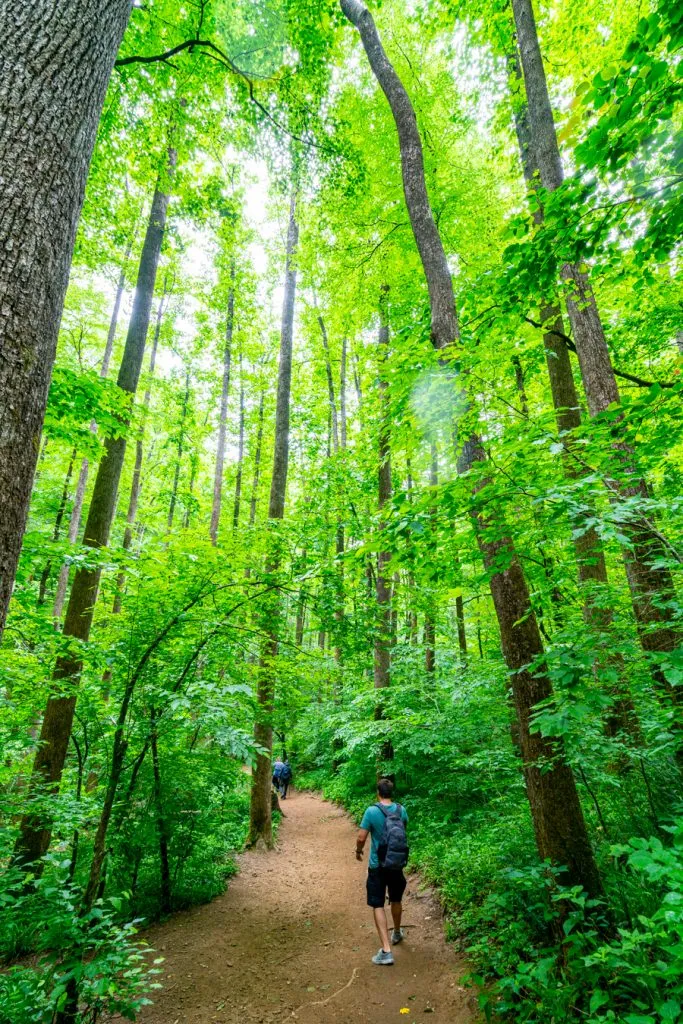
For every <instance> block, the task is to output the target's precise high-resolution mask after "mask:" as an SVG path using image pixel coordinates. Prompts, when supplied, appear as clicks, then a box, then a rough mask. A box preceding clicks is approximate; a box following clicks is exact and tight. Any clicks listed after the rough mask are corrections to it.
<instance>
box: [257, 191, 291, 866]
mask: <svg viewBox="0 0 683 1024" xmlns="http://www.w3.org/2000/svg"><path fill="white" fill-rule="evenodd" d="M296 202H297V194H296V186H295V187H294V188H293V190H292V195H291V198H290V203H289V225H288V229H287V258H286V265H285V293H284V299H283V304H282V326H281V330H280V365H279V367H278V379H277V404H276V409H275V447H274V452H273V475H272V478H271V484H270V501H269V504H268V519H269V520H270V524H269V530H270V534H271V536H270V538H269V551H268V554H267V556H266V567H265V568H266V574H268V575H272V574H275V573H277V572H278V569H279V567H280V558H281V552H280V546H279V538H278V536H277V528H276V527H275V526H274V523H275V522H276V521H278V520H280V519H283V518H284V514H285V497H286V493H287V470H288V466H289V404H290V393H291V386H292V343H293V335H294V300H295V297H296V254H297V247H298V243H299V226H298V224H297V219H296ZM281 604H282V602H281V596H280V594H279V593H278V592H277V591H273V594H272V599H271V600H269V601H267V602H264V612H265V613H266V614H264V625H265V629H264V631H265V632H266V634H267V638H266V640H265V642H264V644H263V647H262V650H261V657H260V659H259V666H258V685H257V690H256V699H257V703H258V717H257V720H256V722H255V724H254V739H255V741H256V742H257V743H258V744H259V746H261V747H262V748H263V749H264V750H265V751H266V753H265V754H259V755H257V758H256V767H255V769H254V771H253V774H252V780H251V803H250V811H249V843H250V844H251V845H252V846H253V845H254V844H256V843H258V842H260V841H261V840H262V841H263V842H264V843H265V845H266V846H268V847H271V846H272V845H273V819H272V805H271V799H270V791H271V778H272V769H271V760H272V749H273V725H272V712H273V701H274V698H275V672H276V665H275V660H276V658H277V653H278V636H279V629H280V619H281V615H282V607H281Z"/></svg>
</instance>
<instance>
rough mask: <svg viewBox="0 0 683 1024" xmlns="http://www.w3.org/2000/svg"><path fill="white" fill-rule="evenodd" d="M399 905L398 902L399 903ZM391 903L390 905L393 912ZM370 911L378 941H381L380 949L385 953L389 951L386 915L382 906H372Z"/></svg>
mask: <svg viewBox="0 0 683 1024" xmlns="http://www.w3.org/2000/svg"><path fill="white" fill-rule="evenodd" d="M399 906H400V904H399ZM393 909H394V907H393V904H392V907H391V910H392V913H393ZM372 913H373V916H374V918H375V928H376V929H377V934H378V935H379V938H380V942H381V943H382V949H383V950H384V952H385V953H391V943H390V942H389V928H388V926H387V915H386V913H385V911H384V907H373V908H372Z"/></svg>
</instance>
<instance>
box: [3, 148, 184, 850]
mask: <svg viewBox="0 0 683 1024" xmlns="http://www.w3.org/2000/svg"><path fill="white" fill-rule="evenodd" d="M175 163H176V153H175V150H169V160H168V169H167V171H166V172H165V174H164V180H163V181H160V182H159V184H158V186H157V189H156V191H155V193H154V200H153V202H152V209H151V212H150V217H149V224H148V227H147V234H146V237H145V242H144V245H143V248H142V254H141V256H140V266H139V270H138V279H137V286H136V291H135V301H134V303H133V312H132V315H131V320H130V325H129V328H128V335H127V338H126V346H125V349H124V352H123V358H122V360H121V366H120V369H119V375H118V379H117V384H118V386H119V387H120V388H121V390H122V391H125V392H127V393H128V394H131V395H133V394H135V391H136V388H137V384H138V379H139V376H140V370H141V368H142V360H143V356H144V351H145V343H146V340H147V331H148V328H149V320H150V314H151V310H152V301H153V297H154V285H155V282H156V275H157V267H158V264H159V256H160V253H161V244H162V241H163V237H164V229H165V226H166V214H167V209H168V203H169V194H168V185H169V183H170V179H171V177H172V175H173V172H174V170H175ZM124 426H127V424H124ZM125 452H126V439H125V435H124V436H121V437H116V438H108V439H107V442H106V444H105V452H104V455H103V457H102V460H101V462H100V465H99V467H98V470H97V477H96V480H95V486H94V489H93V495H92V499H91V502H90V510H89V513H88V519H87V522H86V524H85V530H84V533H83V543H84V544H85V545H86V546H88V547H91V548H102V547H105V546H106V544H107V542H108V540H109V530H110V527H111V523H112V519H113V517H114V510H115V506H116V494H117V491H118V486H119V479H120V477H121V470H122V468H123V459H124V455H125ZM99 582H100V569H99V568H89V567H84V568H81V569H79V570H78V571H77V573H76V575H75V577H74V582H73V586H72V588H71V595H70V598H69V604H68V607H67V611H66V617H65V621H64V631H63V632H64V635H65V636H67V637H73V638H74V639H75V640H76V641H78V643H76V644H75V645H74V647H73V648H72V650H71V651H67V652H66V653H64V654H62V655H60V656H59V658H58V659H57V662H56V665H55V670H54V673H53V681H54V683H55V690H56V691H57V692H58V694H59V695H56V696H52V697H50V698H49V699H48V702H47V707H46V709H45V716H44V718H43V726H42V729H41V733H40V741H39V747H38V750H37V752H36V756H35V760H34V763H33V774H32V778H31V790H32V792H36V791H37V790H38V789H40V788H41V787H43V786H46V787H47V788H48V789H51V790H53V791H56V790H57V789H58V788H59V783H60V780H61V777H62V770H63V768H64V762H65V760H66V753H67V749H68V746H69V738H70V736H71V728H72V724H73V718H74V711H75V708H76V687H77V685H78V682H79V679H80V674H81V669H82V661H81V658H80V656H79V646H80V644H81V643H83V642H85V641H87V640H88V639H89V636H90V627H91V625H92V621H93V614H94V610H95V602H96V600H97V591H98V587H99ZM65 690H67V691H69V692H68V693H65V692H64V691H65ZM50 835H51V825H50V822H49V820H45V819H44V818H39V817H37V816H34V815H32V814H27V815H25V816H24V818H23V819H22V822H21V830H20V835H19V838H18V840H17V846H16V856H17V859H18V860H19V861H20V862H21V863H22V864H23V865H27V866H28V865H31V864H33V863H34V862H35V861H37V860H38V859H39V858H40V857H42V855H43V854H44V853H45V852H46V851H47V849H48V846H49V844H50ZM33 870H36V868H35V867H34V869H33Z"/></svg>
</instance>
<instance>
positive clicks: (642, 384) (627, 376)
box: [523, 316, 676, 388]
mask: <svg viewBox="0 0 683 1024" xmlns="http://www.w3.org/2000/svg"><path fill="white" fill-rule="evenodd" d="M523 319H524V320H525V321H526V322H527V323H528V324H531V326H532V327H537V328H538V329H539V330H541V331H543V330H545V327H544V325H543V324H540V323H539V322H538V320H532V319H531V317H530V316H525V317H524V318H523ZM546 334H552V335H554V336H555V337H556V338H560V339H561V340H562V341H563V342H564V343H565V345H566V346H567V348H568V349H569V351H570V352H573V353H574V355H576V345H575V344H574V342H573V341H572V339H571V338H570V337H569V335H568V334H565V333H564V331H557V330H555V329H554V328H551V329H550V330H548V331H546ZM613 370H614V376H615V377H621V378H622V380H630V381H631V383H632V384H637V385H638V387H639V388H652V387H654V386H655V385H656V384H658V385H659V387H660V388H675V387H676V382H675V381H668V380H645V378H644V377H636V376H635V374H633V373H627V372H626V370H618V369H617V368H616V367H613Z"/></svg>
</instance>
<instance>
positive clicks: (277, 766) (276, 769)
mask: <svg viewBox="0 0 683 1024" xmlns="http://www.w3.org/2000/svg"><path fill="white" fill-rule="evenodd" d="M283 768H284V763H283V762H282V761H281V760H280V758H278V759H277V761H275V762H274V763H273V786H274V787H275V789H277V791H278V792H280V776H281V775H282V769H283Z"/></svg>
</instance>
